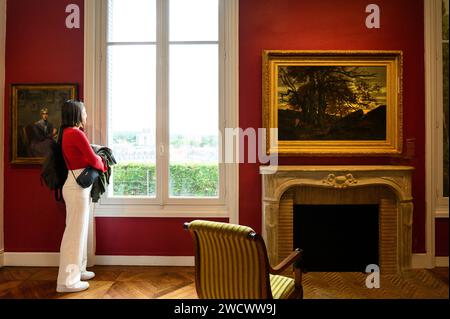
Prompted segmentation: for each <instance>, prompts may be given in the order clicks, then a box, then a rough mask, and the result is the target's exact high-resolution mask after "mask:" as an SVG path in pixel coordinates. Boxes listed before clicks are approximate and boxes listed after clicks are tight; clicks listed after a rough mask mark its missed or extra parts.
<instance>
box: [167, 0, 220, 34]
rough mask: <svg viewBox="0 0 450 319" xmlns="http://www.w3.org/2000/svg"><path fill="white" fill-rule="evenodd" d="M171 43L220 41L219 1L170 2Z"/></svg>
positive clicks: (173, 0)
mask: <svg viewBox="0 0 450 319" xmlns="http://www.w3.org/2000/svg"><path fill="white" fill-rule="evenodd" d="M169 1H170V5H169V12H170V18H169V21H170V38H169V39H170V41H218V39H219V1H218V0H169Z"/></svg>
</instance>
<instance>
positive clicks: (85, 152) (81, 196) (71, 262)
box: [56, 100, 107, 292]
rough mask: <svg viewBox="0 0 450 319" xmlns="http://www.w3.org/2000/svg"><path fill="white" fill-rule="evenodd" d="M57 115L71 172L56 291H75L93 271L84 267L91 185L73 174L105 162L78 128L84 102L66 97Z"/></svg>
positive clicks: (83, 117)
mask: <svg viewBox="0 0 450 319" xmlns="http://www.w3.org/2000/svg"><path fill="white" fill-rule="evenodd" d="M61 115H62V118H61V127H62V132H61V133H60V134H62V152H63V155H64V158H65V161H66V165H67V168H68V169H69V170H72V171H73V173H74V174H71V173H70V172H69V174H68V175H67V180H66V182H65V184H64V187H63V191H62V193H63V197H64V201H65V203H66V228H65V230H64V235H63V238H62V242H61V249H60V261H59V273H58V280H57V287H56V291H58V292H76V291H82V290H86V289H88V288H89V283H88V282H86V281H83V280H89V279H92V278H94V276H95V274H94V273H93V272H91V271H87V270H86V265H87V237H88V226H89V205H90V193H91V188H92V186H90V187H88V188H82V187H81V186H80V185H78V184H77V181H76V180H75V177H74V176H73V175H75V176H76V177H77V176H78V175H79V174H80V173H81V172H82V171H83V169H84V168H86V167H88V166H91V167H94V168H96V169H98V170H101V171H103V172H105V171H106V170H107V165H106V164H105V162H104V161H103V159H102V158H101V157H100V156H98V155H96V154H95V153H94V151H93V150H92V148H91V145H90V143H89V141H88V139H87V137H86V135H85V134H84V132H83V131H82V129H83V128H84V126H85V125H86V119H87V114H86V108H85V107H84V104H83V103H82V102H79V101H72V100H69V101H66V102H65V103H64V104H63V106H62V111H61Z"/></svg>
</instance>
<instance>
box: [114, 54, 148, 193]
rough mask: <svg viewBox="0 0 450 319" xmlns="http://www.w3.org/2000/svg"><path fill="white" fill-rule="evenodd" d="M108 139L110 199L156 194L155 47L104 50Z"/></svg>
mask: <svg viewBox="0 0 450 319" xmlns="http://www.w3.org/2000/svg"><path fill="white" fill-rule="evenodd" d="M107 101H108V121H109V125H108V128H109V130H108V139H109V145H111V148H112V149H113V150H114V156H115V157H116V160H117V162H118V165H116V166H114V174H113V181H112V184H113V189H114V191H113V195H114V196H151V197H154V196H155V194H156V190H155V186H156V169H155V165H156V155H155V152H156V147H155V144H156V130H155V125H156V46H154V45H115V46H110V47H109V48H108V90H107Z"/></svg>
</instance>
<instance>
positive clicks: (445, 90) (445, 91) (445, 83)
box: [442, 21, 449, 197]
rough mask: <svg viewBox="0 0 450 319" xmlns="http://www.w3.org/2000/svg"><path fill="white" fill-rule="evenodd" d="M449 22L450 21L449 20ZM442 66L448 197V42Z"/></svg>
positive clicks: (445, 170)
mask: <svg viewBox="0 0 450 319" xmlns="http://www.w3.org/2000/svg"><path fill="white" fill-rule="evenodd" d="M447 22H448V21H447ZM442 48H443V52H442V66H443V79H444V81H443V86H442V88H443V94H444V105H443V108H444V120H443V121H444V123H443V124H444V130H443V140H444V163H443V167H444V177H443V178H444V181H443V184H444V194H443V195H444V197H448V183H449V180H448V164H449V163H448V43H443V44H442Z"/></svg>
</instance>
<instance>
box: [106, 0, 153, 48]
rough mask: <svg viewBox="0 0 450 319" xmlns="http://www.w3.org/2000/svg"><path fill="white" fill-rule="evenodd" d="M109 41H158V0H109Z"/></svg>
mask: <svg viewBox="0 0 450 319" xmlns="http://www.w3.org/2000/svg"><path fill="white" fill-rule="evenodd" d="M108 41H109V42H142V41H146V42H154V41H156V0H131V1H130V0H109V1H108Z"/></svg>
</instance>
